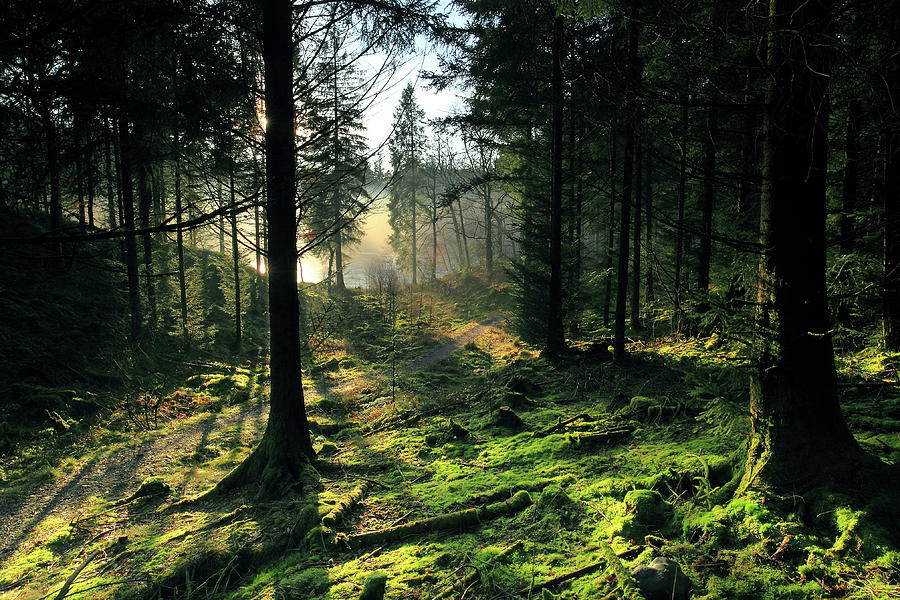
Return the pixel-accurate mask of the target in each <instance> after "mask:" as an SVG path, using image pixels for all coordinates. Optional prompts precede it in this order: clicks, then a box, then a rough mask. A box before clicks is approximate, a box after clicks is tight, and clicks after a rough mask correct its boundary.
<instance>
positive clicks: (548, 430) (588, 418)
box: [531, 413, 597, 438]
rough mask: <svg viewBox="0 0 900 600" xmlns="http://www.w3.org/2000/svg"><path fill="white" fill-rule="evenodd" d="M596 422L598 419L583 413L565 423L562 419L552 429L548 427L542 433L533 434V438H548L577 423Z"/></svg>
mask: <svg viewBox="0 0 900 600" xmlns="http://www.w3.org/2000/svg"><path fill="white" fill-rule="evenodd" d="M596 420H597V418H596V417H592V416H591V415H589V414H587V413H581V414H578V415H575V416H574V417H570V418H568V419H566V420H565V421H563V420H562V417H560V419H559V421H557V422H556V423H554V424H553V425H551V426H550V427H548V428H546V429H543V430H541V431H535V432H534V433H532V434H531V437H535V438H542V437H547V436H548V435H551V434H553V433H559V432H560V431H564V430H565V429H566V426H567V425H571V424H572V423H574V422H575V421H596Z"/></svg>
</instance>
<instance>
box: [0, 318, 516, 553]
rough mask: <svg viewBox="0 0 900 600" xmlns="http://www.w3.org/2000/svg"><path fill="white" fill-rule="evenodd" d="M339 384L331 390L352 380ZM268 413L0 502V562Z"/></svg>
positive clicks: (76, 472)
mask: <svg viewBox="0 0 900 600" xmlns="http://www.w3.org/2000/svg"><path fill="white" fill-rule="evenodd" d="M502 319H503V317H494V318H492V319H489V320H487V321H483V322H481V323H473V324H470V325H469V326H467V327H466V328H465V329H463V330H462V331H460V332H458V333H457V334H456V335H455V336H454V337H453V338H451V339H450V340H449V341H447V342H446V343H444V344H442V345H441V346H440V347H438V348H436V349H434V350H432V351H431V352H430V353H429V354H427V355H425V356H423V357H422V358H420V359H418V360H416V361H415V362H413V363H412V364H411V365H409V366H407V367H405V368H404V370H406V371H415V370H421V369H425V368H427V367H430V366H431V365H433V364H435V363H438V362H440V361H442V360H444V359H445V358H447V357H448V356H449V355H450V354H451V353H452V352H453V351H454V350H456V349H457V348H460V347H462V346H464V345H465V344H467V343H469V342H471V341H474V340H475V339H476V338H478V337H479V336H481V335H482V334H483V333H485V331H487V329H488V328H489V327H492V326H494V325H496V324H498V323H499V322H501V320H502ZM358 379H359V378H356V379H354V380H351V381H349V382H344V383H342V384H341V385H339V386H338V387H337V388H335V390H336V391H340V390H341V389H342V388H344V387H345V386H349V385H351V384H353V383H354V382H357V381H358ZM304 393H305V394H312V396H313V397H317V396H318V395H319V392H317V391H316V390H315V389H313V388H312V387H309V386H305V387H304ZM268 415H269V405H268V403H267V402H260V401H249V402H245V403H242V404H240V405H238V406H237V407H236V410H234V411H233V412H228V413H227V414H224V415H223V414H204V415H201V416H200V417H199V418H197V419H191V420H188V421H185V422H183V423H176V424H174V427H173V429H172V430H171V431H170V432H168V433H160V432H150V433H147V434H145V435H144V439H143V440H142V441H141V442H140V443H138V444H137V445H135V446H133V447H130V448H121V447H114V449H113V450H111V451H110V452H108V453H107V454H101V453H98V454H96V455H94V456H93V457H91V458H90V459H88V460H87V461H86V462H84V463H82V464H80V465H78V466H77V467H76V468H74V469H73V470H72V471H71V472H70V473H66V474H65V475H63V476H61V477H57V478H55V479H52V480H49V481H45V482H43V483H41V484H39V485H37V486H36V487H34V488H33V489H30V490H27V491H25V492H22V493H18V494H14V495H13V497H11V498H6V499H4V500H0V561H3V560H6V558H7V557H8V556H10V555H11V554H12V553H13V552H15V551H16V550H17V549H18V548H19V545H20V544H21V543H22V542H23V541H24V540H26V539H28V537H29V535H30V534H31V533H32V532H33V531H34V529H35V528H37V527H38V526H39V525H40V524H41V523H42V522H43V521H45V520H46V519H48V518H53V517H55V518H61V519H65V520H68V521H73V520H76V519H77V518H78V516H79V514H80V513H81V512H84V511H85V510H86V508H87V506H86V505H87V504H88V502H89V501H90V499H91V498H92V497H95V496H96V497H99V498H102V499H104V500H108V501H117V500H120V499H122V498H125V497H127V496H128V495H129V494H131V493H133V492H134V491H135V490H136V489H137V488H138V486H139V485H140V483H141V482H142V481H143V480H144V479H146V478H147V477H150V476H152V475H160V474H163V473H165V472H167V471H168V470H171V469H184V468H185V467H184V465H183V464H178V461H179V460H180V459H182V458H184V457H186V456H190V455H191V454H192V453H193V452H194V451H195V450H196V449H198V448H200V447H202V446H204V445H205V444H206V443H207V442H208V441H209V440H210V439H211V438H215V437H220V436H221V434H222V432H224V431H225V430H227V429H229V428H234V427H236V426H237V427H238V431H239V432H240V430H245V429H248V428H249V431H253V432H255V433H256V435H261V434H262V431H263V429H264V428H265V423H266V419H267V418H268Z"/></svg>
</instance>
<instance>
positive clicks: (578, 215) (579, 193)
mask: <svg viewBox="0 0 900 600" xmlns="http://www.w3.org/2000/svg"><path fill="white" fill-rule="evenodd" d="M586 129H587V127H586V125H585V120H584V113H583V112H582V111H578V149H577V152H578V157H577V160H576V162H575V177H576V182H575V266H574V269H573V270H574V271H575V277H574V279H575V286H576V287H574V288H573V289H578V288H580V287H581V269H582V263H583V246H584V186H583V183H584V176H583V173H584V138H585V133H586Z"/></svg>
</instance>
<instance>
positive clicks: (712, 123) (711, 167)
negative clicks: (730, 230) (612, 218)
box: [697, 108, 719, 312]
mask: <svg viewBox="0 0 900 600" xmlns="http://www.w3.org/2000/svg"><path fill="white" fill-rule="evenodd" d="M718 129H719V125H718V113H717V111H716V109H714V108H711V109H709V112H708V114H707V121H706V132H705V136H704V142H703V193H702V194H701V195H700V250H699V251H698V252H697V292H698V293H699V294H700V302H699V303H698V305H697V310H698V311H699V312H705V311H707V310H709V302H708V295H709V271H710V263H711V261H712V222H713V206H714V204H715V199H716V182H715V176H716V142H717V140H718Z"/></svg>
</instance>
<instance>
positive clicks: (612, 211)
mask: <svg viewBox="0 0 900 600" xmlns="http://www.w3.org/2000/svg"><path fill="white" fill-rule="evenodd" d="M615 237H616V118H615V117H613V118H612V119H611V120H610V122H609V227H608V228H607V233H606V293H605V294H604V295H603V324H604V325H606V326H607V327H609V321H610V319H609V315H610V305H611V304H612V277H613V255H614V254H615V252H616V243H615Z"/></svg>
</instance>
